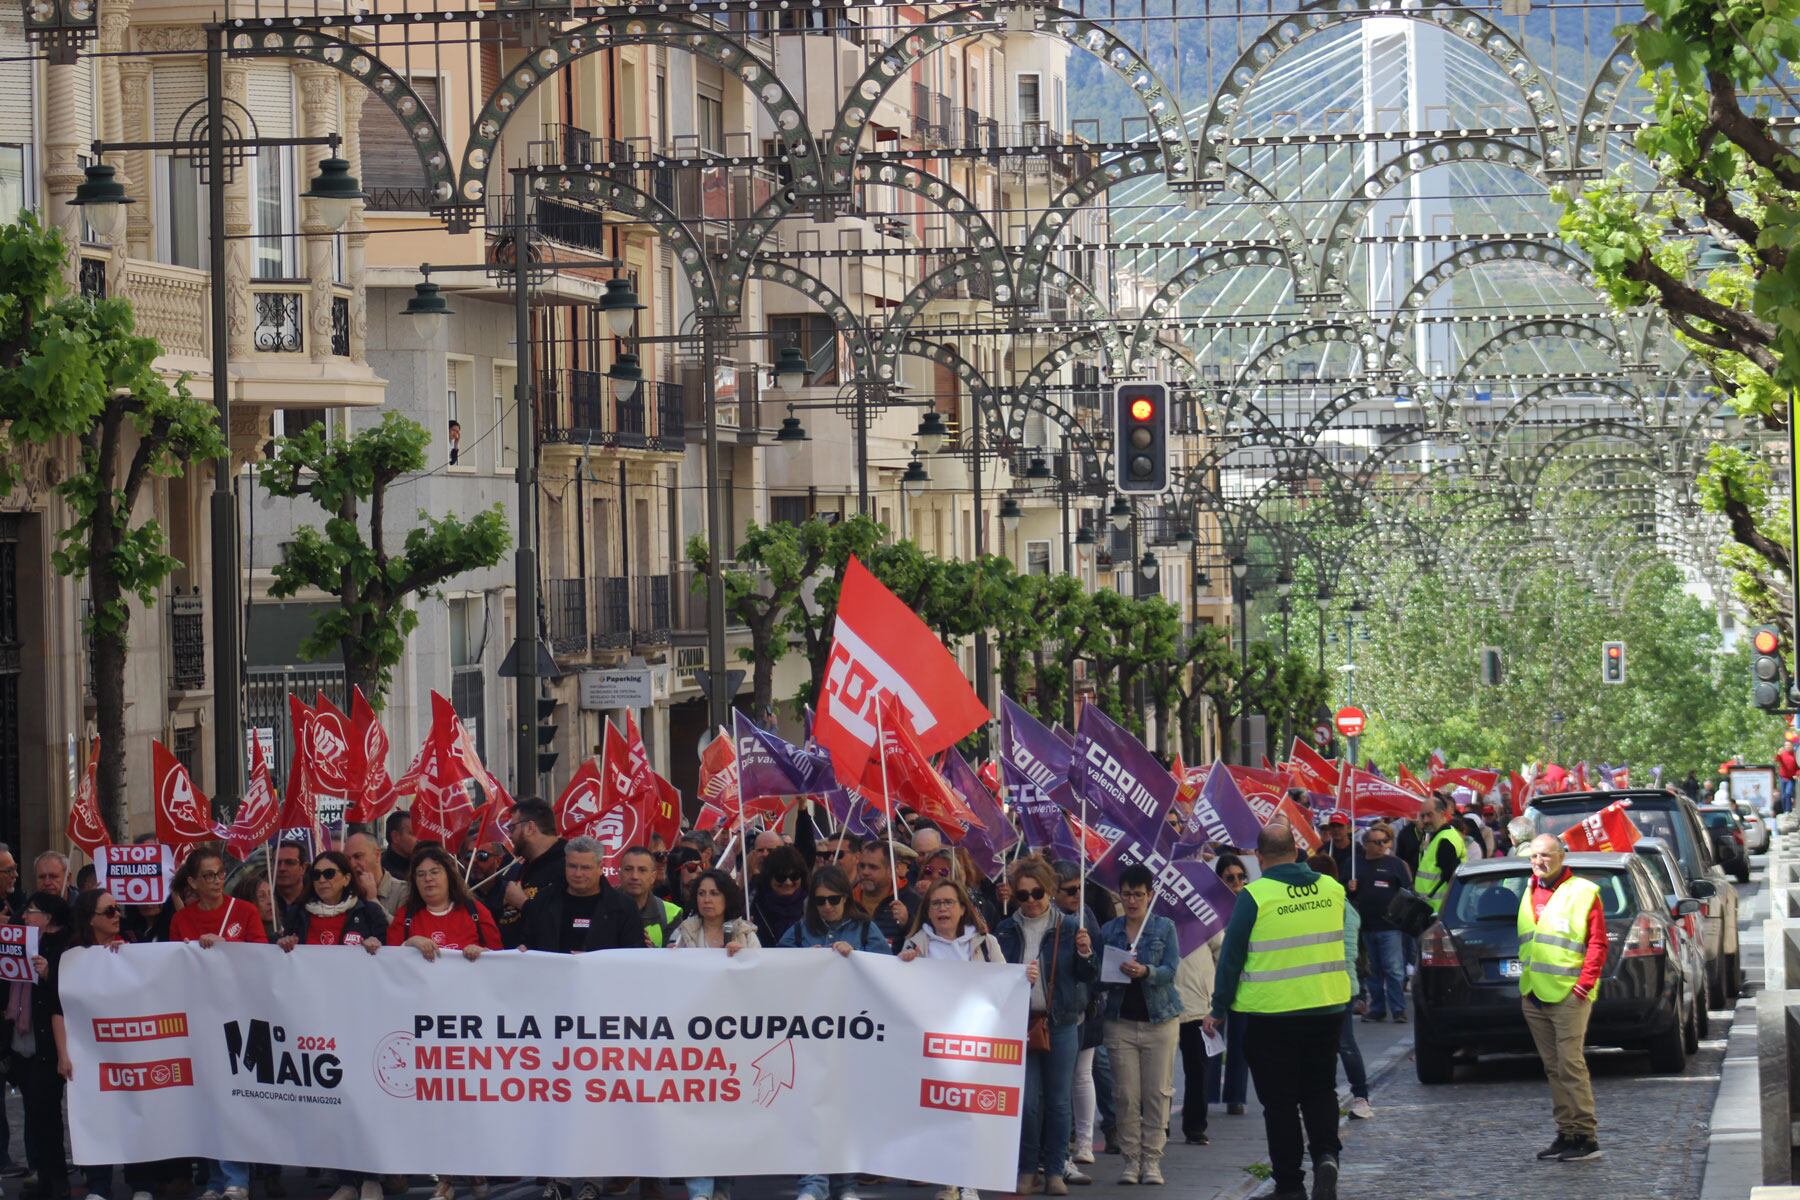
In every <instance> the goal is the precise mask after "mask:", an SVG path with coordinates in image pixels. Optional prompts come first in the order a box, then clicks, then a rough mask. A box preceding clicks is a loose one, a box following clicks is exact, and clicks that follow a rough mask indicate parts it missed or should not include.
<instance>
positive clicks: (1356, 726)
mask: <svg viewBox="0 0 1800 1200" xmlns="http://www.w3.org/2000/svg"><path fill="white" fill-rule="evenodd" d="M1332 721H1333V723H1334V724H1336V725H1337V731H1338V732H1339V733H1341V734H1343V735H1344V736H1345V737H1361V736H1362V731H1363V725H1364V724H1366V723H1367V722H1368V717H1366V716H1364V715H1363V710H1362V709H1360V708H1357V707H1355V706H1353V705H1348V704H1346V705H1345V706H1344V707H1343V708H1340V709H1338V710H1337V716H1335V717H1333V718H1332Z"/></svg>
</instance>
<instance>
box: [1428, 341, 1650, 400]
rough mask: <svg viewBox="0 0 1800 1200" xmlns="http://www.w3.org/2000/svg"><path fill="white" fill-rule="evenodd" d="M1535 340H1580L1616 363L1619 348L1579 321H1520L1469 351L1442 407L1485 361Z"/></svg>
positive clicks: (1617, 344) (1616, 342)
mask: <svg viewBox="0 0 1800 1200" xmlns="http://www.w3.org/2000/svg"><path fill="white" fill-rule="evenodd" d="M1538 338H1563V339H1565V340H1567V341H1570V342H1574V341H1582V342H1586V343H1587V344H1589V345H1591V346H1596V347H1598V348H1600V349H1602V350H1606V351H1610V352H1611V353H1612V355H1613V356H1614V361H1615V362H1617V361H1618V360H1619V358H1620V356H1621V352H1622V347H1621V346H1620V344H1619V343H1618V341H1616V340H1615V339H1614V338H1613V336H1612V335H1611V334H1608V333H1605V332H1602V331H1601V330H1598V329H1595V328H1594V327H1593V326H1592V325H1588V324H1586V323H1585V322H1582V321H1524V322H1521V323H1520V324H1518V325H1511V326H1508V327H1507V328H1505V329H1502V330H1501V331H1500V332H1499V333H1496V334H1495V335H1494V336H1493V337H1491V338H1489V339H1488V340H1487V341H1485V342H1483V343H1482V344H1481V345H1479V346H1477V347H1475V349H1473V350H1471V351H1469V353H1468V355H1467V357H1465V358H1464V359H1463V361H1462V365H1461V366H1459V367H1458V368H1457V370H1456V376H1455V377H1454V378H1453V379H1452V380H1451V381H1450V387H1449V388H1448V390H1447V391H1446V393H1445V396H1444V404H1445V406H1446V408H1448V406H1449V404H1450V402H1451V401H1452V400H1453V399H1454V398H1455V397H1457V396H1460V395H1461V394H1462V391H1463V387H1464V385H1465V384H1467V382H1468V381H1469V380H1470V379H1471V378H1473V377H1474V376H1475V375H1477V374H1478V373H1479V372H1480V369H1481V367H1482V366H1483V365H1484V364H1485V363H1486V361H1487V360H1488V359H1489V358H1491V357H1493V356H1494V355H1496V354H1500V353H1502V352H1504V351H1506V350H1508V349H1510V348H1511V347H1513V346H1519V345H1523V344H1525V343H1526V342H1528V341H1532V340H1535V339H1538Z"/></svg>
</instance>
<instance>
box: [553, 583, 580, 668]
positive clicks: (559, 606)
mask: <svg viewBox="0 0 1800 1200" xmlns="http://www.w3.org/2000/svg"><path fill="white" fill-rule="evenodd" d="M587 618H588V611H587V580H585V579H547V580H545V581H544V620H545V623H546V625H547V627H548V631H549V640H550V653H551V654H552V655H555V656H557V657H563V656H566V655H572V654H584V653H586V652H587V648H588V619H587Z"/></svg>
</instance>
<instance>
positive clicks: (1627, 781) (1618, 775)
mask: <svg viewBox="0 0 1800 1200" xmlns="http://www.w3.org/2000/svg"><path fill="white" fill-rule="evenodd" d="M1613 786H1614V787H1615V788H1618V789H1619V790H1620V791H1624V790H1625V789H1626V788H1628V787H1630V786H1631V769H1630V768H1629V767H1620V768H1618V769H1617V770H1616V771H1614V772H1613Z"/></svg>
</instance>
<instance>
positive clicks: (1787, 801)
mask: <svg viewBox="0 0 1800 1200" xmlns="http://www.w3.org/2000/svg"><path fill="white" fill-rule="evenodd" d="M1793 807H1794V781H1793V780H1791V779H1784V780H1782V781H1781V795H1780V798H1779V799H1778V800H1777V801H1776V802H1775V811H1776V813H1778V814H1779V813H1784V812H1789V811H1791V810H1792V809H1793Z"/></svg>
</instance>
